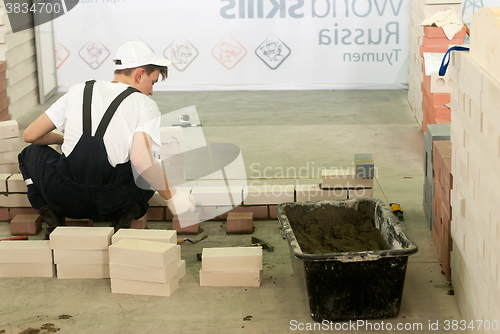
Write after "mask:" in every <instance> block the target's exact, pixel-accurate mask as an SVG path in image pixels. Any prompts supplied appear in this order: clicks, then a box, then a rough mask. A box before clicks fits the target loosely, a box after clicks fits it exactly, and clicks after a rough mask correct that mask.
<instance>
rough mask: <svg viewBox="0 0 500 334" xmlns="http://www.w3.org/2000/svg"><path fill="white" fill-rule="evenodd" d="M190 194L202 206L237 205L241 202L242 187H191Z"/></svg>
mask: <svg viewBox="0 0 500 334" xmlns="http://www.w3.org/2000/svg"><path fill="white" fill-rule="evenodd" d="M191 194H192V195H193V196H194V198H195V199H196V203H199V204H200V205H203V206H226V205H231V206H233V205H235V206H237V205H239V204H241V202H243V195H242V194H243V187H242V186H233V187H230V188H229V192H228V188H227V187H220V186H213V187H196V186H195V187H193V191H192V192H191Z"/></svg>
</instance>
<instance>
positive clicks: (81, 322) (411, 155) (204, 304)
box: [0, 90, 461, 334]
mask: <svg viewBox="0 0 500 334" xmlns="http://www.w3.org/2000/svg"><path fill="white" fill-rule="evenodd" d="M406 95H407V91H405V90H391V91H359V90H357V91H240V92H238V91H233V92H159V93H155V95H154V96H153V99H155V100H156V101H157V102H158V104H159V106H160V109H161V110H162V112H169V111H174V110H177V109H180V108H183V107H186V106H190V105H196V107H197V110H198V113H199V115H200V119H201V122H202V123H203V130H204V133H205V137H206V139H207V142H226V143H233V144H236V145H238V146H239V147H240V148H241V150H242V152H243V158H244V161H245V165H246V168H247V176H248V177H250V178H252V177H253V178H256V177H258V176H263V175H262V173H263V171H264V168H266V167H270V168H268V169H267V173H266V176H270V177H273V176H274V175H275V174H276V173H279V171H280V168H282V169H284V170H285V171H286V168H287V167H295V168H296V169H297V170H298V169H299V168H303V174H302V175H305V170H306V169H308V170H309V176H310V178H307V179H300V180H297V179H293V175H291V177H292V179H281V180H265V181H266V182H268V183H271V182H278V183H287V184H288V183H293V184H295V183H296V182H298V183H318V181H319V180H318V178H317V176H315V177H312V175H311V174H312V171H311V168H312V166H315V167H339V168H340V167H343V168H347V167H352V166H353V158H354V154H355V153H366V152H370V153H372V154H373V156H374V159H375V165H376V167H377V168H378V179H377V182H375V189H374V197H376V198H380V199H382V200H384V201H386V198H387V201H390V202H398V203H400V204H401V206H402V208H403V210H404V215H405V219H406V223H407V229H408V234H409V236H410V238H412V239H413V240H414V241H415V242H416V243H417V245H418V246H419V252H418V253H417V254H416V255H414V256H412V257H411V258H410V260H409V265H408V269H407V273H406V282H405V288H404V292H403V300H402V305H401V310H400V313H399V315H398V316H397V317H396V318H394V319H384V320H373V321H370V323H371V324H372V325H373V326H375V327H374V328H375V329H377V328H379V329H381V330H378V331H376V332H382V333H389V332H392V331H388V330H383V329H387V324H388V323H390V324H392V326H393V330H394V329H396V326H397V324H398V323H402V324H403V325H406V326H410V325H412V324H414V323H420V324H422V330H420V331H418V332H419V333H442V332H446V331H445V330H444V329H443V325H444V321H445V320H461V318H460V314H459V312H458V309H457V305H456V300H455V297H454V296H450V295H448V294H447V293H448V290H449V289H450V286H449V285H448V284H447V282H446V279H445V277H444V275H442V274H441V268H440V264H439V261H438V259H437V255H436V251H435V248H434V246H433V242H432V235H431V232H430V231H429V230H428V229H427V227H426V222H425V218H424V213H423V208H422V190H423V177H424V175H423V168H422V165H423V162H422V150H423V149H422V146H423V135H422V132H421V130H420V128H419V127H418V125H417V123H416V121H415V119H414V117H413V115H412V111H411V109H410V107H409V106H408V102H407V100H406ZM59 96H60V94H59ZM54 101H55V98H53V99H51V100H50V101H49V102H48V104H46V105H44V106H37V107H36V108H34V109H33V110H30V111H29V112H28V113H27V114H26V115H25V116H24V117H22V118H21V119H18V122H19V124H20V127H21V128H23V129H24V128H25V127H26V126H27V125H28V124H29V123H30V122H31V121H32V120H33V119H35V118H36V117H37V116H38V115H39V114H40V113H41V112H43V110H45V108H46V107H47V106H48V105H49V104H50V103H52V102H54ZM259 174H260V175H259ZM251 181H252V180H251ZM253 181H255V180H253ZM260 182H264V180H260ZM278 226H279V223H278V221H273V220H270V221H256V222H255V233H254V235H255V236H257V237H261V238H263V239H265V240H268V241H269V242H270V243H271V244H273V245H274V246H275V251H274V252H273V253H268V252H264V280H263V282H262V286H261V287H260V288H237V287H236V288H233V287H227V288H224V287H217V288H216V287H200V286H199V275H198V271H199V269H200V267H201V262H198V261H197V259H196V253H199V252H201V250H202V248H204V247H217V246H219V247H221V246H245V245H248V244H250V236H248V235H246V236H245V235H231V236H228V235H226V234H225V232H224V230H225V229H224V225H223V224H222V222H214V221H211V222H204V223H202V228H203V229H204V230H205V231H206V232H205V233H207V234H208V236H209V237H208V239H206V240H204V241H202V242H200V243H198V244H195V245H189V244H183V246H182V258H183V259H185V260H186V264H187V274H186V276H185V277H184V279H183V280H182V281H181V282H180V288H179V289H178V290H177V291H176V292H175V293H174V294H173V295H172V296H171V297H169V298H162V297H147V296H132V295H119V294H111V293H110V283H109V280H107V279H97V280H96V279H94V280H90V279H88V280H58V279H56V278H53V279H41V278H39V279H32V278H15V279H6V278H3V279H1V280H0V282H1V283H0V296H1V298H0V333H4V332H3V331H5V333H16V334H17V333H28V332H27V331H26V329H28V328H32V329H38V330H39V331H32V332H29V333H49V332H52V330H50V329H49V330H47V329H43V330H40V329H41V328H42V326H43V325H44V324H47V323H52V324H54V326H55V327H56V328H60V331H59V333H71V334H80V333H85V334H87V333H95V334H104V333H106V334H111V333H117V334H118V333H120V334H122V333H266V334H268V333H287V332H296V331H299V330H293V329H294V328H295V327H294V326H291V321H293V320H295V321H296V322H297V324H298V323H302V324H303V325H304V326H306V327H305V328H307V326H312V325H313V324H314V322H313V320H312V319H311V317H310V315H309V310H308V309H307V308H306V301H305V296H304V295H302V293H301V290H300V286H299V283H298V282H297V279H296V277H294V273H293V271H292V267H291V261H290V253H289V250H288V244H287V242H286V240H283V239H282V238H281V236H280V235H279V232H278ZM149 227H150V228H169V227H170V223H167V222H163V223H162V222H160V223H155V224H150V225H149ZM42 233H43V232H42ZM42 233H41V234H40V235H39V236H37V237H36V238H41V235H42ZM9 235H10V233H9V229H8V225H7V224H4V225H0V238H1V237H6V236H9ZM61 315H71V318H69V319H60V316H61ZM247 316H252V317H251V320H247V321H245V320H244V318H245V317H247ZM436 321H439V323H440V328H439V330H431V329H429V322H431V323H435V322H436ZM346 326H347V325H344V328H346ZM376 326H385V327H376ZM45 327H47V326H45ZM48 328H51V327H50V326H48ZM23 331H24V332H23ZM394 331H395V330H394ZM415 331H416V330H415ZM303 332H306V333H309V332H313V331H308V330H304V331H303ZM339 332H340V330H339ZM341 332H344V333H367V332H369V331H367V330H366V328H365V327H360V328H357V329H356V330H354V329H353V327H350V329H347V330H341Z"/></svg>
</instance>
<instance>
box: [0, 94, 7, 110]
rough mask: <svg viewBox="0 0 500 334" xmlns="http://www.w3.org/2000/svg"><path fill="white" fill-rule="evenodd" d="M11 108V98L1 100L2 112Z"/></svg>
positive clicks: (0, 108) (0, 107)
mask: <svg viewBox="0 0 500 334" xmlns="http://www.w3.org/2000/svg"><path fill="white" fill-rule="evenodd" d="M8 107H9V98H8V97H5V98H3V99H1V100H0V110H4V109H5V108H8Z"/></svg>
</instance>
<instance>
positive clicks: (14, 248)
mask: <svg viewBox="0 0 500 334" xmlns="http://www.w3.org/2000/svg"><path fill="white" fill-rule="evenodd" d="M0 263H52V249H50V242H49V241H48V240H28V241H25V240H23V241H1V242H0Z"/></svg>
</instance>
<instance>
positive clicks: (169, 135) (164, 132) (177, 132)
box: [160, 126, 184, 144]
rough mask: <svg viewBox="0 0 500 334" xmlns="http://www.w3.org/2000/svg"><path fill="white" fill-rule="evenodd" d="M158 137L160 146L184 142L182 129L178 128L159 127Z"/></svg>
mask: <svg viewBox="0 0 500 334" xmlns="http://www.w3.org/2000/svg"><path fill="white" fill-rule="evenodd" d="M160 135H161V142H162V144H167V143H171V142H178V143H180V142H183V141H184V129H183V128H181V127H180V126H166V127H161V128H160Z"/></svg>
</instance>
